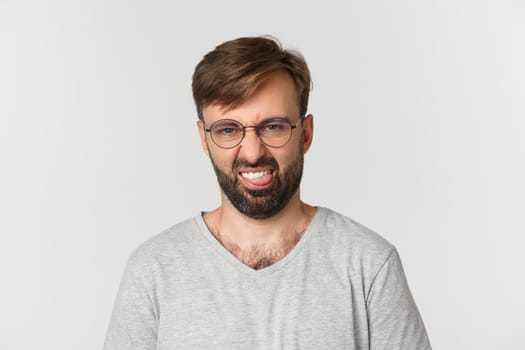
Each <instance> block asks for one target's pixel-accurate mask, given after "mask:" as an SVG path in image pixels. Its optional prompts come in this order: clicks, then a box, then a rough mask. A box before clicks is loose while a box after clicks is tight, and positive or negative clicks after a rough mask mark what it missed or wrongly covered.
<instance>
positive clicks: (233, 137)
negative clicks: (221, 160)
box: [210, 118, 292, 148]
mask: <svg viewBox="0 0 525 350" xmlns="http://www.w3.org/2000/svg"><path fill="white" fill-rule="evenodd" d="M247 128H255V129H256V132H257V135H258V136H259V138H260V139H261V141H262V142H263V143H264V144H266V145H267V146H270V147H281V146H284V145H285V144H286V143H287V142H288V141H289V140H290V137H291V135H292V132H291V131H292V126H291V125H290V122H289V121H288V120H287V119H284V118H272V119H268V120H265V121H263V122H261V123H260V124H258V125H256V126H246V127H245V126H243V125H242V124H241V123H239V122H237V121H235V120H229V119H224V120H219V121H217V122H215V123H214V124H212V126H211V127H210V132H211V137H212V139H213V141H214V142H215V143H216V144H217V145H218V146H219V147H224V148H233V147H235V146H237V145H238V144H239V143H241V141H242V139H243V137H244V133H245V129H247Z"/></svg>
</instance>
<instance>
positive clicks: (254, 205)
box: [198, 72, 313, 219]
mask: <svg viewBox="0 0 525 350" xmlns="http://www.w3.org/2000/svg"><path fill="white" fill-rule="evenodd" d="M203 115H204V121H205V124H206V127H209V126H210V125H211V124H212V123H214V122H215V121H217V120H220V119H233V120H236V121H238V122H240V123H241V124H243V125H245V126H253V125H257V124H258V123H260V122H261V121H263V120H265V119H268V118H273V117H283V118H286V119H288V120H289V121H290V122H291V123H292V125H295V123H296V122H297V121H298V120H299V118H300V115H299V106H298V103H297V92H296V89H295V85H294V83H293V80H292V79H291V78H290V77H289V76H288V74H286V73H283V72H277V73H273V74H272V75H270V76H269V77H268V78H267V79H266V80H265V81H264V82H263V83H262V84H261V85H260V86H259V88H258V89H257V90H256V91H255V93H254V95H253V96H251V97H250V98H249V99H248V100H247V101H245V102H244V103H242V104H240V105H239V106H237V107H235V108H231V109H229V108H224V107H223V106H221V105H216V104H211V105H208V106H206V107H204V109H203ZM198 124H199V133H200V136H201V141H202V145H203V147H204V150H205V151H206V152H207V153H208V155H209V156H210V159H211V162H212V165H213V168H214V170H215V173H216V175H217V180H218V182H219V185H220V187H221V190H222V194H223V201H224V200H226V199H227V200H228V201H229V202H230V203H231V204H232V205H233V206H234V207H235V208H236V209H237V210H238V211H239V212H241V213H242V214H244V215H246V216H248V217H251V218H256V219H264V218H268V217H271V216H273V215H275V214H277V213H278V212H279V211H280V210H282V209H283V208H284V207H285V206H286V205H287V204H288V203H289V202H290V200H299V192H298V188H299V184H300V182H301V176H302V170H303V156H304V153H305V152H306V151H307V150H308V148H309V146H310V143H311V139H312V131H313V130H312V129H313V123H312V117H311V116H308V117H307V118H305V120H304V122H303V123H299V124H297V128H295V129H293V130H292V137H291V139H290V141H289V142H288V143H287V144H285V145H284V146H283V147H280V148H271V147H268V146H266V145H264V144H263V143H262V142H261V141H260V139H259V138H258V137H257V135H256V133H255V130H254V129H252V128H249V129H246V132H245V136H244V139H243V140H242V142H241V143H240V144H239V145H238V146H236V147H234V148H232V149H223V148H220V147H218V146H217V145H216V144H215V143H213V141H212V140H211V139H210V135H209V133H206V132H204V130H203V127H202V123H201V122H199V123H198Z"/></svg>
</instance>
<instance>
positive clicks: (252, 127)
mask: <svg viewBox="0 0 525 350" xmlns="http://www.w3.org/2000/svg"><path fill="white" fill-rule="evenodd" d="M305 117H306V116H304V115H303V116H302V117H301V118H299V120H298V121H297V122H296V123H295V124H292V123H290V121H289V120H288V119H286V118H280V117H277V118H268V119H265V120H263V121H262V122H260V123H259V124H257V125H248V126H244V125H242V124H241V123H240V122H238V121H236V120H233V119H219V120H217V121H215V122H213V123H212V124H211V125H210V127H209V128H206V126H205V125H204V123H203V124H202V126H203V128H204V131H205V132H209V133H210V138H211V140H212V141H213V143H214V144H215V145H217V147H220V148H222V149H232V148H235V147H237V146H239V145H240V144H241V142H242V140H244V136H246V129H255V134H256V135H257V137H258V138H259V140H260V141H261V143H262V144H264V145H265V146H268V147H271V148H281V147H284V146H285V145H286V144H287V143H288V142H290V140H291V139H292V132H293V129H295V128H297V125H299V123H300V122H301V121H302V120H303V119H304V118H305ZM275 119H279V120H285V121H286V122H288V124H289V125H290V135H289V136H288V140H286V142H284V143H283V144H282V145H280V146H272V145H269V144H267V143H266V142H264V140H263V138H262V137H261V135H260V134H259V132H260V131H259V128H260V127H261V126H263V125H264V124H265V123H268V122H269V121H271V120H275ZM224 121H231V122H232V123H234V124H238V125H240V126H241V127H242V137H241V138H240V139H239V142H237V143H236V144H235V145H233V146H229V147H224V146H221V145H219V144H218V143H217V142H216V141H215V139H214V138H213V136H212V135H213V134H212V133H211V130H212V129H213V126H214V125H215V124H216V123H218V122H224Z"/></svg>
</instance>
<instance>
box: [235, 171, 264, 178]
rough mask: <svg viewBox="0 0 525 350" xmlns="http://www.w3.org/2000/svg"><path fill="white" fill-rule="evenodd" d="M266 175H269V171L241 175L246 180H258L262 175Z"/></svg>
mask: <svg viewBox="0 0 525 350" xmlns="http://www.w3.org/2000/svg"><path fill="white" fill-rule="evenodd" d="M268 174H270V171H269V170H265V171H256V172H251V173H241V175H242V177H244V178H247V179H255V178H258V177H261V176H264V175H268Z"/></svg>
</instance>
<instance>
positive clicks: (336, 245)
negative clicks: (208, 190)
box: [104, 207, 431, 350]
mask: <svg viewBox="0 0 525 350" xmlns="http://www.w3.org/2000/svg"><path fill="white" fill-rule="evenodd" d="M124 349H125V350H127V349H136V350H139V349H140V350H152V349H157V350H167V349H192V350H195V349H276V350H277V349H315V350H319V349H352V350H365V349H367V350H368V349H371V350H383V349H384V350H386V349H388V350H412V349H413V350H416V349H417V350H426V349H431V347H430V344H429V340H428V337H427V334H426V331H425V327H424V325H423V322H422V320H421V317H420V315H419V312H418V310H417V308H416V305H415V303H414V300H413V298H412V295H411V293H410V291H409V288H408V284H407V281H406V278H405V275H404V272H403V268H402V265H401V261H400V259H399V255H398V253H397V251H396V249H395V247H394V246H392V245H391V244H390V243H389V242H387V241H386V240H385V239H383V238H382V237H381V236H379V235H378V234H376V233H374V232H372V231H371V230H369V229H368V228H366V227H364V226H362V225H360V224H358V223H356V222H355V221H353V220H351V219H349V218H347V217H344V216H342V215H340V214H338V213H336V212H334V211H332V210H330V209H327V208H321V207H320V208H318V209H317V212H316V214H315V216H314V218H313V220H312V222H311V224H310V225H309V227H308V229H307V230H306V232H305V233H304V235H303V237H302V238H301V240H300V241H299V242H298V243H297V245H296V246H295V247H294V248H293V249H292V250H291V251H290V252H289V253H288V254H287V255H286V256H285V257H284V258H283V259H281V260H279V261H278V262H276V263H275V264H273V265H271V266H269V267H266V268H264V269H261V270H254V269H252V268H250V267H248V266H246V265H244V264H243V263H242V262H240V261H239V260H238V259H237V258H235V257H234V256H233V255H232V254H231V253H230V252H228V251H227V250H226V249H225V248H224V247H223V246H222V245H221V244H220V243H219V242H218V241H217V240H216V239H215V237H214V236H213V235H212V234H211V233H210V231H209V230H208V228H207V227H206V224H205V223H204V220H203V218H202V215H198V216H197V217H195V218H193V219H190V220H187V221H184V222H182V223H179V224H177V225H175V226H173V227H171V228H169V229H167V230H166V231H164V232H162V233H161V234H159V235H157V236H155V237H153V238H152V239H150V240H148V241H146V242H145V243H144V244H142V245H141V246H140V247H139V248H137V249H136V250H135V251H134V252H133V253H132V254H131V256H130V258H129V261H128V264H127V267H126V269H125V272H124V276H123V278H122V282H121V286H120V290H119V293H118V296H117V300H116V303H115V306H114V310H113V314H112V317H111V321H110V325H109V329H108V332H107V335H106V341H105V344H104V350H124Z"/></svg>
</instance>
